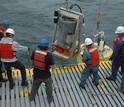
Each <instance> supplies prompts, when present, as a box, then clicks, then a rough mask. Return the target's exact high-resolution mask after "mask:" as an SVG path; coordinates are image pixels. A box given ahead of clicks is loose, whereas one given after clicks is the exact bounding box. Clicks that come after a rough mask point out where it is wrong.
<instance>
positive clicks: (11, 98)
mask: <svg viewBox="0 0 124 107" xmlns="http://www.w3.org/2000/svg"><path fill="white" fill-rule="evenodd" d="M84 68H85V66H84V64H79V65H70V66H60V67H58V68H56V69H55V70H53V71H52V79H53V87H54V91H53V97H54V101H53V102H52V103H51V104H50V105H49V104H48V102H47V99H46V92H45V85H44V84H42V85H41V86H40V89H39V91H38V93H37V95H36V98H35V101H32V102H30V101H29V99H28V96H29V93H30V91H31V86H32V74H33V73H32V69H26V71H27V72H26V73H27V79H28V83H29V85H28V86H27V87H22V86H21V77H20V76H21V75H20V71H18V70H13V78H14V81H15V87H14V89H12V90H10V89H9V82H8V81H7V82H6V83H2V87H0V96H1V99H0V107H124V95H123V94H122V93H119V92H117V91H116V88H119V86H120V82H121V75H120V74H119V73H118V76H117V80H116V81H115V82H110V81H108V80H106V79H105V78H106V76H109V75H110V73H111V62H110V61H106V62H101V64H100V67H99V76H100V78H101V80H100V81H101V82H100V84H99V86H98V87H96V86H94V85H93V83H92V77H90V78H89V79H88V80H87V85H86V90H83V89H81V88H80V87H79V86H78V84H79V82H80V76H81V72H82V70H83V69H84ZM4 76H5V77H6V75H4Z"/></svg>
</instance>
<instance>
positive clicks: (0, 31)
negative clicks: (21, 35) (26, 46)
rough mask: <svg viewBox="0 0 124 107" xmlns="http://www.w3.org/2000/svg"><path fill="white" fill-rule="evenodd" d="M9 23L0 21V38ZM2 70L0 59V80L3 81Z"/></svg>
mask: <svg viewBox="0 0 124 107" xmlns="http://www.w3.org/2000/svg"><path fill="white" fill-rule="evenodd" d="M10 24H11V23H10V22H9V21H3V22H0V40H1V39H2V38H3V37H5V31H6V29H7V28H8V27H9V26H10ZM2 72H4V71H3V70H2V62H1V60H0V82H5V81H6V79H3V76H2Z"/></svg>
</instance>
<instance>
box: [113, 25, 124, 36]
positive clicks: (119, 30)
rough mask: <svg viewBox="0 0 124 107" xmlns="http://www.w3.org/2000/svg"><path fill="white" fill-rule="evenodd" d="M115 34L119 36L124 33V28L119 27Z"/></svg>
mask: <svg viewBox="0 0 124 107" xmlns="http://www.w3.org/2000/svg"><path fill="white" fill-rule="evenodd" d="M115 33H116V34H118V33H124V27H123V26H118V27H117V28H116V30H115Z"/></svg>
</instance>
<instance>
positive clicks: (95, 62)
mask: <svg viewBox="0 0 124 107" xmlns="http://www.w3.org/2000/svg"><path fill="white" fill-rule="evenodd" d="M88 52H89V53H90V54H91V65H92V66H96V65H98V64H99V62H100V61H99V52H98V50H97V48H96V47H91V48H88Z"/></svg>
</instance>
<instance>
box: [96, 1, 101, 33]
mask: <svg viewBox="0 0 124 107" xmlns="http://www.w3.org/2000/svg"><path fill="white" fill-rule="evenodd" d="M98 6H99V7H98V10H97V28H96V29H97V32H99V31H100V22H101V0H99V4H98Z"/></svg>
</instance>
